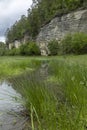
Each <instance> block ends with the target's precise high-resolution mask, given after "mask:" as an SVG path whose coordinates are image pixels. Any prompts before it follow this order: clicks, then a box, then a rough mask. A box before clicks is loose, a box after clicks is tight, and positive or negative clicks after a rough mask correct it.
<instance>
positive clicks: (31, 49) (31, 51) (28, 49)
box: [20, 42, 40, 55]
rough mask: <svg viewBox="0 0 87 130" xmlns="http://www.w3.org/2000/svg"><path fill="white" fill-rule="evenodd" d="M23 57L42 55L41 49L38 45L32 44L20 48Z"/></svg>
mask: <svg viewBox="0 0 87 130" xmlns="http://www.w3.org/2000/svg"><path fill="white" fill-rule="evenodd" d="M20 53H21V54H22V55H40V49H39V47H38V46H37V44H36V43H34V42H30V43H26V44H24V45H21V46H20Z"/></svg>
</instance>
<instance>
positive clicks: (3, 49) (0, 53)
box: [0, 42, 7, 56]
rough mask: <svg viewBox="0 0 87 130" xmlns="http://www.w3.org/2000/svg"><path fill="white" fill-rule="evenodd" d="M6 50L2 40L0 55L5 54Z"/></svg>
mask: <svg viewBox="0 0 87 130" xmlns="http://www.w3.org/2000/svg"><path fill="white" fill-rule="evenodd" d="M6 50H7V48H6V45H5V44H4V43H3V42H0V56H3V55H5V52H6Z"/></svg>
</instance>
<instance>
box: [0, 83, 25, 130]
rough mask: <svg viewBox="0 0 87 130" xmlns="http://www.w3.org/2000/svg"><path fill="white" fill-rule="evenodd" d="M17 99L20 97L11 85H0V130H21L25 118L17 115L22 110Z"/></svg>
mask: <svg viewBox="0 0 87 130" xmlns="http://www.w3.org/2000/svg"><path fill="white" fill-rule="evenodd" d="M17 99H21V95H20V94H18V93H17V92H16V91H15V90H14V89H13V88H12V87H11V85H9V84H8V83H7V82H5V81H4V82H3V83H1V84H0V130H23V126H24V125H23V124H24V121H25V117H22V116H21V114H18V113H20V111H21V110H22V109H23V108H22V105H21V104H20V103H19V102H18V100H17Z"/></svg>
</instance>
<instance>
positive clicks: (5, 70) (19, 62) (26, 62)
mask: <svg viewBox="0 0 87 130" xmlns="http://www.w3.org/2000/svg"><path fill="white" fill-rule="evenodd" d="M40 64H41V61H40V60H37V59H34V58H29V57H0V79H6V78H9V77H12V76H15V75H20V74H22V73H25V72H27V71H33V70H34V69H36V68H37V67H39V66H40Z"/></svg>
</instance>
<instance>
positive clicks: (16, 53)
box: [6, 48, 20, 56]
mask: <svg viewBox="0 0 87 130" xmlns="http://www.w3.org/2000/svg"><path fill="white" fill-rule="evenodd" d="M6 55H10V56H14V55H20V49H19V48H13V49H11V50H8V51H7V53H6Z"/></svg>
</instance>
